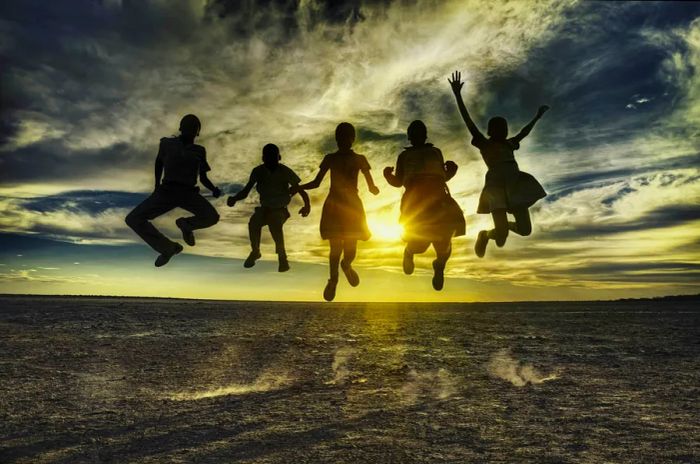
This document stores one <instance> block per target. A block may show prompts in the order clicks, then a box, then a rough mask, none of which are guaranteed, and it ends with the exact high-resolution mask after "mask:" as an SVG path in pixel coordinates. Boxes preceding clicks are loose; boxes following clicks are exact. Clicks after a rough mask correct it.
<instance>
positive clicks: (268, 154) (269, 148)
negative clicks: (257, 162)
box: [262, 143, 282, 163]
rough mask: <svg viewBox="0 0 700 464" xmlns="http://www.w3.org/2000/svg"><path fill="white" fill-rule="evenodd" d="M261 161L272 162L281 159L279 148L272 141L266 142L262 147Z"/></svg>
mask: <svg viewBox="0 0 700 464" xmlns="http://www.w3.org/2000/svg"><path fill="white" fill-rule="evenodd" d="M262 159H263V163H274V162H277V161H279V160H280V159H282V157H281V156H280V149H279V147H278V146H277V145H275V144H274V143H268V144H267V145H265V146H264V147H263V149H262Z"/></svg>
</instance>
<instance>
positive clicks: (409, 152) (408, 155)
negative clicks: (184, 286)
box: [384, 121, 465, 290]
mask: <svg viewBox="0 0 700 464" xmlns="http://www.w3.org/2000/svg"><path fill="white" fill-rule="evenodd" d="M407 133H408V139H409V141H410V142H411V146H410V147H406V149H405V150H404V151H403V152H402V153H401V154H400V155H399V157H398V159H397V161H396V170H395V171H394V168H393V167H391V166H389V167H386V168H384V177H385V178H386V180H387V182H388V183H389V184H390V185H392V186H394V187H399V188H400V187H404V189H405V190H404V194H403V196H402V197H401V216H400V219H399V221H400V222H401V224H402V226H403V228H404V234H403V237H402V238H403V240H404V241H405V242H406V248H405V249H404V253H403V271H404V272H405V273H406V274H413V270H414V268H415V266H414V263H413V256H414V255H415V254H420V253H424V252H425V251H426V250H427V249H428V247H429V246H430V245H431V244H432V246H433V248H434V249H435V255H436V257H435V260H434V261H433V288H434V289H435V290H442V288H443V285H444V280H445V277H444V272H445V265H446V264H447V260H448V259H449V257H450V254H451V252H452V237H455V236H460V235H464V233H465V221H464V215H463V214H462V210H461V209H460V207H459V205H457V202H455V200H454V199H453V198H452V196H451V195H450V192H449V190H448V188H447V181H448V180H450V179H451V178H452V177H454V175H455V174H456V173H457V165H456V164H455V163H454V162H452V161H447V162H445V161H444V160H443V157H442V152H441V151H440V150H439V149H438V148H436V147H434V146H433V144H432V143H427V142H426V140H427V137H428V130H427V128H426V127H425V124H424V123H423V122H422V121H413V122H412V123H411V124H410V125H409V126H408V131H407Z"/></svg>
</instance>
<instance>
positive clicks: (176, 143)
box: [158, 137, 211, 187]
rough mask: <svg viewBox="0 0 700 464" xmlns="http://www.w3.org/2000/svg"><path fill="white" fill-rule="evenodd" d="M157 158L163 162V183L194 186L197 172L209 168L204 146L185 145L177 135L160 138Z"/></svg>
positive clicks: (202, 171)
mask: <svg viewBox="0 0 700 464" xmlns="http://www.w3.org/2000/svg"><path fill="white" fill-rule="evenodd" d="M158 159H159V160H160V161H161V162H162V163H163V171H164V172H163V184H169V185H176V186H185V187H195V186H196V185H197V177H198V176H199V174H200V173H204V172H207V171H210V170H211V168H210V167H209V163H207V153H206V150H205V149H204V147H203V146H201V145H196V144H190V145H185V144H184V143H182V140H180V138H179V137H163V138H162V139H160V148H159V149H158Z"/></svg>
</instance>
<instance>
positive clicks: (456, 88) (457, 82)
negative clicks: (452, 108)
mask: <svg viewBox="0 0 700 464" xmlns="http://www.w3.org/2000/svg"><path fill="white" fill-rule="evenodd" d="M447 82H449V83H450V87H452V93H454V95H455V99H456V100H457V107H458V108H459V113H460V114H461V115H462V119H463V120H464V124H466V125H467V129H469V133H470V134H472V137H473V138H483V137H484V135H483V134H482V133H481V132H480V131H479V128H478V127H476V124H474V121H472V118H471V116H469V111H467V107H466V106H465V105H464V100H462V87H463V86H464V82H462V73H460V72H459V71H455V72H453V73H452V79H449V78H448V79H447Z"/></svg>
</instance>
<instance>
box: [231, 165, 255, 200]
mask: <svg viewBox="0 0 700 464" xmlns="http://www.w3.org/2000/svg"><path fill="white" fill-rule="evenodd" d="M254 185H255V178H254V177H253V173H252V172H251V173H250V178H249V179H248V183H247V184H246V185H245V187H243V189H241V191H240V192H238V193H237V194H235V195H232V196H230V197H228V199H227V200H226V204H227V205H228V206H234V205H235V204H236V202H237V201H241V200H244V199H246V198H248V194H249V193H250V190H251V189H252V188H253V186H254Z"/></svg>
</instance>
